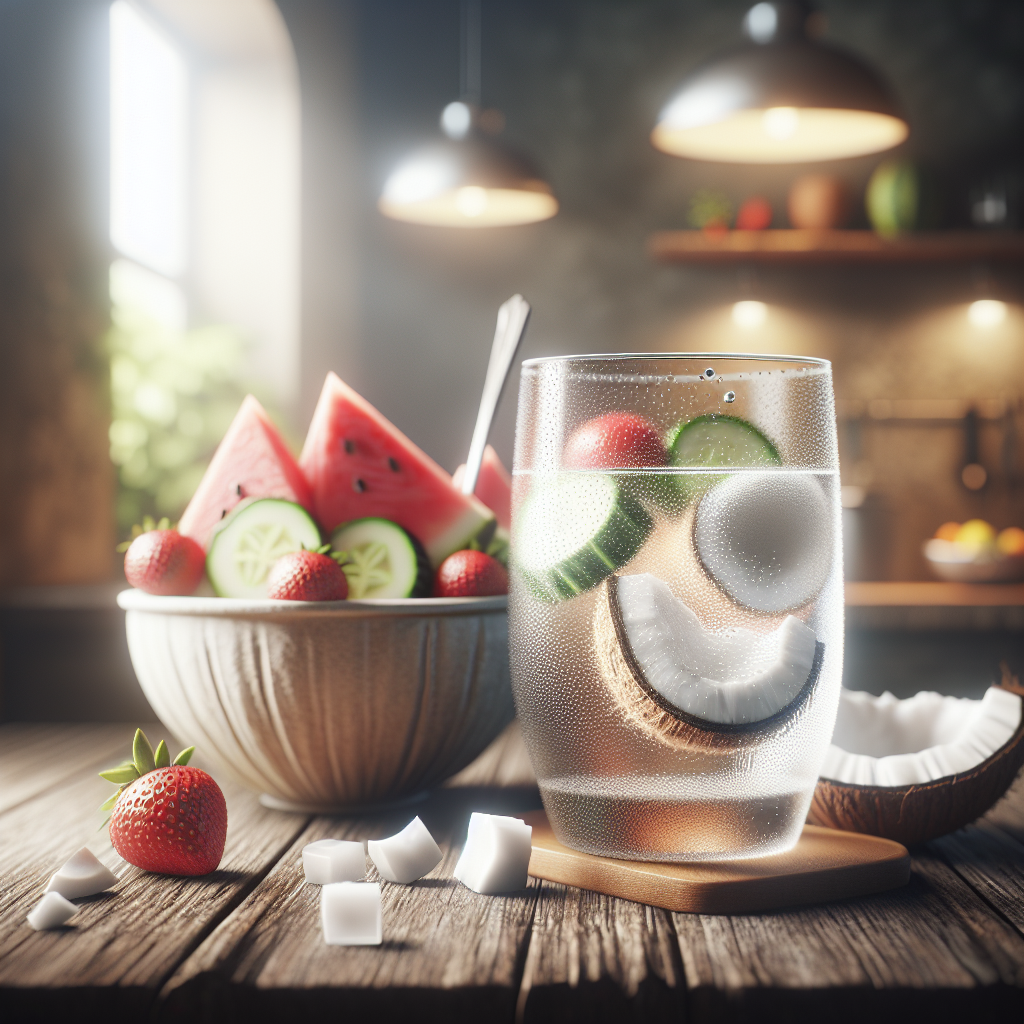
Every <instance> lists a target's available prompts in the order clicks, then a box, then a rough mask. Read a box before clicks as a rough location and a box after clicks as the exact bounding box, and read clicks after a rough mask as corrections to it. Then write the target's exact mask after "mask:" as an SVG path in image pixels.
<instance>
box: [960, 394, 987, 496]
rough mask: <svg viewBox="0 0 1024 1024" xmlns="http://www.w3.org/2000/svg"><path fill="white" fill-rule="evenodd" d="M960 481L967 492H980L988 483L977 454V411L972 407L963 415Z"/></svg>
mask: <svg viewBox="0 0 1024 1024" xmlns="http://www.w3.org/2000/svg"><path fill="white" fill-rule="evenodd" d="M960 481H961V483H963V485H964V487H966V488H967V490H969V491H980V490H981V489H982V488H983V487H984V486H985V484H986V483H987V482H988V470H987V469H985V467H984V466H983V465H982V464H981V457H980V456H979V454H978V410H977V409H975V408H973V407H972V408H970V409H968V410H967V412H965V413H964V467H963V469H961V470H960Z"/></svg>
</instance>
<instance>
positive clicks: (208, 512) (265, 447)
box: [178, 395, 313, 550]
mask: <svg viewBox="0 0 1024 1024" xmlns="http://www.w3.org/2000/svg"><path fill="white" fill-rule="evenodd" d="M244 498H284V499H285V500H286V501H294V502H297V503H298V504H299V505H302V506H303V507H304V508H305V509H306V510H307V511H312V509H313V493H312V491H311V489H310V486H309V483H308V481H307V480H306V478H305V476H303V474H302V470H301V469H299V466H298V463H297V462H296V461H295V457H294V456H293V455H292V453H291V452H290V451H289V450H288V446H287V445H286V444H285V443H284V441H283V440H282V439H281V435H280V434H279V433H278V432H277V428H276V427H275V426H274V424H273V423H271V422H270V418H269V417H268V416H267V414H266V412H265V411H264V409H263V406H262V405H260V403H259V402H257V401H256V399H255V398H253V397H252V395H248V396H246V399H245V401H244V402H242V405H241V408H240V409H239V410H238V412H237V413H235V418H234V419H233V420H232V421H231V426H230V427H228V432H227V433H226V434H225V435H224V440H223V441H221V443H220V446H219V447H218V448H217V451H216V452H215V453H214V456H213V459H212V460H211V461H210V465H209V466H208V467H207V469H206V473H205V474H204V475H203V479H202V480H201V481H200V482H199V486H198V487H197V488H196V493H195V494H193V495H192V500H191V501H190V502H189V503H188V508H186V509H185V512H184V514H183V515H182V517H181V522H180V523H178V532H179V533H182V534H184V535H185V536H186V537H191V538H192V539H193V540H194V541H196V543H198V544H200V545H202V547H203V549H204V550H205V549H206V548H208V547H209V544H210V537H211V535H212V534H213V531H214V528H215V527H216V526H217V524H218V523H219V522H220V521H221V519H223V518H224V516H225V515H226V514H227V513H228V512H230V511H231V510H232V509H233V508H234V507H235V506H236V505H237V504H238V503H239V502H240V501H242V500H243V499H244Z"/></svg>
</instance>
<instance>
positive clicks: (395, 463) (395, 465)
mask: <svg viewBox="0 0 1024 1024" xmlns="http://www.w3.org/2000/svg"><path fill="white" fill-rule="evenodd" d="M388 465H389V466H390V467H391V472H392V473H397V472H398V469H399V466H398V459H393V458H389V459H388Z"/></svg>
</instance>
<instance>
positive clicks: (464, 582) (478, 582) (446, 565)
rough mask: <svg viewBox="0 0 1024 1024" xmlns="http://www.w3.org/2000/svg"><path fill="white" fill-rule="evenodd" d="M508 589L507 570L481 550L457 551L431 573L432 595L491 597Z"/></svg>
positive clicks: (504, 592) (506, 591) (505, 592)
mask: <svg viewBox="0 0 1024 1024" xmlns="http://www.w3.org/2000/svg"><path fill="white" fill-rule="evenodd" d="M507 593H508V570H506V568H505V566H503V565H502V564H501V562H499V561H498V560H497V559H496V558H492V557H491V556H490V555H488V554H485V553H484V552H483V551H469V550H466V551H456V552H455V553H454V554H452V555H449V556H448V557H447V558H446V559H445V560H444V561H443V562H442V563H441V568H440V569H438V570H437V575H436V576H435V577H434V597H492V596H494V595H496V594H507Z"/></svg>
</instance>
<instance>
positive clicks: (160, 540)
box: [124, 520, 206, 595]
mask: <svg viewBox="0 0 1024 1024" xmlns="http://www.w3.org/2000/svg"><path fill="white" fill-rule="evenodd" d="M164 522H166V520H163V521H161V526H162V525H163V523H164ZM205 570H206V554H205V553H204V551H203V549H202V548H201V547H200V546H199V545H198V544H197V543H196V542H195V541H194V540H193V539H192V538H191V537H184V536H182V535H181V534H180V533H178V531H177V530H166V529H156V530H147V531H146V532H145V533H140V534H139V535H138V536H137V537H136V538H135V540H133V541H132V542H131V544H130V545H129V547H128V551H127V553H126V554H125V556H124V575H125V578H126V579H127V580H128V582H129V583H130V584H131V585H132V586H133V587H138V589H139V590H144V591H146V593H147V594H164V595H166V594H191V593H192V592H193V591H194V590H195V589H196V587H198V586H199V581H200V580H201V579H202V578H203V573H204V571H205Z"/></svg>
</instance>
